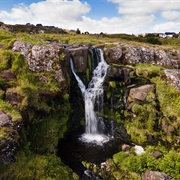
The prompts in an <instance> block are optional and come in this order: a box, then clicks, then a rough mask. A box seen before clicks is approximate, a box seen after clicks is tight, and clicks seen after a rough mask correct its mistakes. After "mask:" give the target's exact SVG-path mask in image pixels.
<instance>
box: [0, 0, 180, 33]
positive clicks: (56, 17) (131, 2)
mask: <svg viewBox="0 0 180 180" xmlns="http://www.w3.org/2000/svg"><path fill="white" fill-rule="evenodd" d="M0 21H2V22H4V23H6V24H26V23H32V24H34V25H36V24H39V23H41V24H42V25H54V26H56V27H60V28H63V29H75V30H76V29H77V28H79V29H80V30H81V32H84V31H89V32H90V33H100V32H104V33H128V34H138V33H147V32H151V33H152V32H167V31H169V32H180V0H26V1H22V0H0Z"/></svg>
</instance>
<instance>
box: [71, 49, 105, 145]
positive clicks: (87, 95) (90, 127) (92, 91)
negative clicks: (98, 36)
mask: <svg viewBox="0 0 180 180" xmlns="http://www.w3.org/2000/svg"><path fill="white" fill-rule="evenodd" d="M96 53H99V57H100V58H99V63H98V65H97V67H96V68H95V69H94V71H93V75H92V79H91V81H90V82H89V84H88V87H87V88H86V87H85V85H84V83H83V82H82V80H81V79H80V78H79V76H78V75H77V74H76V72H75V69H74V65H73V61H72V59H70V65H71V70H72V72H73V74H74V76H75V78H76V80H77V82H78V86H79V88H80V90H81V93H82V97H83V100H84V104H85V121H86V124H85V134H83V135H82V139H83V140H85V141H87V142H94V141H95V142H104V141H107V139H108V137H107V136H106V135H104V134H103V133H102V131H101V127H99V126H98V125H99V124H100V125H101V126H103V125H102V122H99V121H100V120H102V118H99V117H98V116H97V115H96V113H95V106H96V107H97V111H99V112H100V111H101V110H102V109H103V108H102V106H103V92H104V91H103V83H104V80H105V77H106V74H107V69H108V67H109V65H108V64H107V63H106V61H105V60H104V57H103V52H102V50H100V49H96Z"/></svg>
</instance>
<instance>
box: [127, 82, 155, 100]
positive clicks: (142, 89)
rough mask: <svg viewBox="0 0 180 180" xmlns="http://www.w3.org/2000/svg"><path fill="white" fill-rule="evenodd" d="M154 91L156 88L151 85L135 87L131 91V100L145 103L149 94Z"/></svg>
mask: <svg viewBox="0 0 180 180" xmlns="http://www.w3.org/2000/svg"><path fill="white" fill-rule="evenodd" d="M153 89H154V86H153V85H151V84H147V85H143V86H139V87H134V88H131V89H130V92H129V96H130V97H131V98H134V99H138V100H141V101H144V100H145V99H146V96H147V94H148V92H150V91H152V90H153Z"/></svg>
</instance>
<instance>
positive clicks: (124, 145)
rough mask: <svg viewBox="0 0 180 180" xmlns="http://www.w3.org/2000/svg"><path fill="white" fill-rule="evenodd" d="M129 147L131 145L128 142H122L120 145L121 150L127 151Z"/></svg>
mask: <svg viewBox="0 0 180 180" xmlns="http://www.w3.org/2000/svg"><path fill="white" fill-rule="evenodd" d="M130 148H131V146H130V145H128V144H123V145H122V151H125V152H126V151H129V150H130Z"/></svg>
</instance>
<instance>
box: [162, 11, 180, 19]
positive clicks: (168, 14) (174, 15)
mask: <svg viewBox="0 0 180 180" xmlns="http://www.w3.org/2000/svg"><path fill="white" fill-rule="evenodd" d="M161 15H162V17H163V18H164V19H166V20H168V21H175V20H179V19H180V11H163V12H162V13H161Z"/></svg>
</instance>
